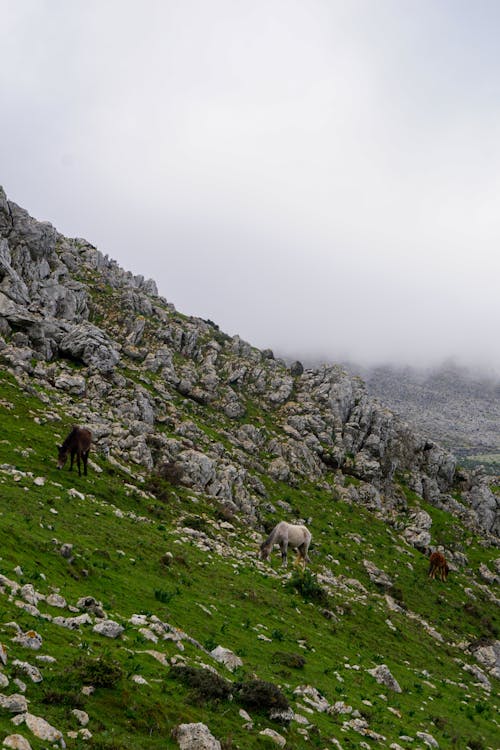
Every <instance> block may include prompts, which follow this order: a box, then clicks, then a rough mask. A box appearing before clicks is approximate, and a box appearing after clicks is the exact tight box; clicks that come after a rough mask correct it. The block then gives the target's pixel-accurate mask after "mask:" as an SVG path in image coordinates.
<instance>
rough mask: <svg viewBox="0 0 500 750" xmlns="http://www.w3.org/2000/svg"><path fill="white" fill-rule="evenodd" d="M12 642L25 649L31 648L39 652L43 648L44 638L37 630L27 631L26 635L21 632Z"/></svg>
mask: <svg viewBox="0 0 500 750" xmlns="http://www.w3.org/2000/svg"><path fill="white" fill-rule="evenodd" d="M12 641H13V643H18V644H19V645H20V646H23V647H24V648H31V649H33V651H38V649H39V648H41V646H42V636H41V635H40V634H39V633H37V632H36V631H35V630H27V631H26V633H22V632H21V633H20V634H19V635H17V636H16V637H15V638H13V639H12Z"/></svg>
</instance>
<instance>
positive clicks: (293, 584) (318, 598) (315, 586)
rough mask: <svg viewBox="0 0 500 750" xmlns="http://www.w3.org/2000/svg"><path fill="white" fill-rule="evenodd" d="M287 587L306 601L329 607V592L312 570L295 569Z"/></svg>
mask: <svg viewBox="0 0 500 750" xmlns="http://www.w3.org/2000/svg"><path fill="white" fill-rule="evenodd" d="M286 588H287V589H289V590H290V591H296V592H297V593H299V594H300V595H301V596H302V598H303V599H305V601H306V602H314V603H315V604H319V605H320V606H322V607H328V604H329V602H330V597H329V596H328V592H327V591H326V589H324V588H323V586H321V584H319V583H318V579H317V578H316V576H315V575H314V574H313V573H311V571H310V570H304V571H302V572H299V571H294V572H293V573H292V577H291V578H290V580H289V581H288V582H287V584H286Z"/></svg>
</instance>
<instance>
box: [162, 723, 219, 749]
mask: <svg viewBox="0 0 500 750" xmlns="http://www.w3.org/2000/svg"><path fill="white" fill-rule="evenodd" d="M172 736H173V737H174V739H175V740H176V741H177V743H178V745H179V747H180V749H181V750H221V744H220V742H219V740H217V739H215V737H214V736H213V734H212V733H211V732H210V730H209V728H208V727H207V726H206V725H205V724H202V723H201V722H198V723H194V724H179V726H178V727H175V729H174V730H173V732H172Z"/></svg>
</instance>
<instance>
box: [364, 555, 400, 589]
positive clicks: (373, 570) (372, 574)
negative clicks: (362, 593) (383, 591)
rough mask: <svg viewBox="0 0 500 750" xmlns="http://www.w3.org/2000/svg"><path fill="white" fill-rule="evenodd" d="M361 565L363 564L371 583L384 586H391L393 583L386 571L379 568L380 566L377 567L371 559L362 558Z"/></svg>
mask: <svg viewBox="0 0 500 750" xmlns="http://www.w3.org/2000/svg"><path fill="white" fill-rule="evenodd" d="M363 565H364V566H365V570H366V572H367V573H368V576H369V578H370V581H373V583H376V584H377V585H379V586H384V587H385V588H392V586H393V585H394V584H393V582H392V580H391V579H390V578H389V576H388V575H387V573H385V572H384V571H383V570H380V568H377V566H376V565H374V564H373V563H372V562H371V560H363Z"/></svg>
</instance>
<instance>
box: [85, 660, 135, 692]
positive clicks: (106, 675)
mask: <svg viewBox="0 0 500 750" xmlns="http://www.w3.org/2000/svg"><path fill="white" fill-rule="evenodd" d="M74 670H75V673H76V674H77V675H78V677H79V679H80V680H81V682H82V683H83V684H85V685H93V686H94V687H103V688H114V687H116V686H117V685H118V683H119V682H120V680H121V679H122V677H123V674H124V672H123V669H122V667H121V666H120V664H119V663H118V662H117V661H114V659H111V658H110V657H108V656H105V655H104V656H101V657H100V658H98V659H91V658H89V657H82V658H80V659H77V660H76V661H75V664H74Z"/></svg>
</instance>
